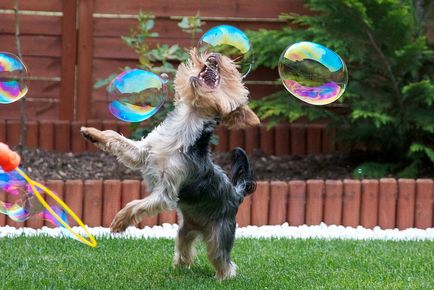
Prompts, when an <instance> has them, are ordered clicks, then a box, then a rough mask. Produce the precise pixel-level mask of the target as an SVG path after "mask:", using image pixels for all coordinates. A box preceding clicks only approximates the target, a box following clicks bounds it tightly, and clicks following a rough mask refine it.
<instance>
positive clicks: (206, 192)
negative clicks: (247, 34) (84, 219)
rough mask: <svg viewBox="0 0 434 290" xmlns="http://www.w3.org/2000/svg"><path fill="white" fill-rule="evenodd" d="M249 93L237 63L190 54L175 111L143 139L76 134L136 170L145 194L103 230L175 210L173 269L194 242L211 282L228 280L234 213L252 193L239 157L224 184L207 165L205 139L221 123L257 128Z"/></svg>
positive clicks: (88, 131)
mask: <svg viewBox="0 0 434 290" xmlns="http://www.w3.org/2000/svg"><path fill="white" fill-rule="evenodd" d="M248 95H249V91H248V90H247V89H246V87H245V86H244V84H243V81H242V75H241V73H240V72H239V71H238V69H237V65H236V64H235V63H234V62H233V61H232V60H231V59H229V58H228V57H226V56H224V55H221V54H218V53H199V52H197V51H196V50H195V49H193V50H192V51H191V52H190V59H189V60H188V61H187V62H186V63H183V64H181V65H180V66H179V67H178V70H177V73H176V77H175V95H174V103H175V108H174V110H173V111H172V112H170V113H169V114H168V116H167V118H166V119H165V120H164V121H163V122H162V123H161V124H160V125H159V126H157V127H156V128H155V129H154V130H153V131H152V132H151V133H149V134H148V135H147V136H146V138H144V139H142V140H140V141H133V140H130V139H127V138H125V137H123V136H121V135H119V134H118V133H116V132H114V131H111V130H106V131H99V130H97V129H95V128H84V127H83V128H81V133H82V135H83V136H84V138H86V139H87V140H89V141H90V142H92V143H94V144H95V145H96V146H97V147H98V148H100V149H102V150H104V151H107V152H110V153H111V154H113V155H115V156H116V157H117V159H118V160H119V161H120V162H122V163H123V164H125V165H126V166H127V167H129V168H132V169H137V170H141V171H142V173H143V178H144V181H145V182H146V184H147V188H148V189H149V190H150V192H151V194H150V195H149V196H147V197H146V198H144V199H140V200H134V201H131V202H130V203H128V204H127V205H126V206H125V207H124V208H123V209H122V210H121V211H119V213H118V214H117V215H116V216H115V218H114V220H113V222H112V224H111V230H112V231H113V232H122V231H124V230H125V229H126V228H127V227H128V226H129V225H132V224H137V223H139V222H140V221H141V220H142V218H143V216H144V215H145V214H146V215H149V216H152V215H155V214H157V213H159V212H161V211H164V210H170V209H174V208H177V211H178V217H179V218H178V220H179V224H180V225H179V231H178V235H177V238H176V243H175V256H174V265H175V266H177V265H180V266H187V267H190V265H191V264H192V263H193V262H194V259H195V255H196V254H195V249H194V241H195V240H196V238H198V237H202V238H203V240H204V241H205V242H206V244H207V251H208V258H209V260H210V262H211V263H212V264H213V266H214V267H215V269H216V271H217V272H216V278H217V279H219V280H223V279H226V278H231V277H234V276H235V274H236V268H237V267H236V265H235V264H234V263H233V262H232V261H231V257H230V253H231V250H232V247H233V243H234V238H235V228H236V220H235V216H236V213H237V211H238V207H239V205H240V204H241V202H242V201H243V199H244V197H245V196H246V195H248V194H251V193H252V192H253V191H254V190H255V187H256V183H255V180H254V177H253V175H252V171H251V168H250V165H249V162H248V159H247V156H246V154H245V152H244V151H243V150H242V149H241V148H236V149H234V150H233V151H232V170H231V171H232V178H231V180H230V179H229V178H228V177H227V176H226V174H225V173H224V172H223V170H222V169H221V168H220V167H219V166H217V165H215V164H214V163H213V162H212V159H211V152H210V140H211V137H212V135H213V133H214V130H215V128H216V126H217V125H219V123H220V122H221V123H222V124H223V125H225V126H227V127H229V128H230V129H241V128H247V127H251V126H256V125H258V124H259V122H260V121H259V119H258V117H257V116H256V115H255V113H254V112H253V111H252V110H251V109H250V108H249V107H248V106H247V101H248Z"/></svg>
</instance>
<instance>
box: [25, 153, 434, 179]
mask: <svg viewBox="0 0 434 290" xmlns="http://www.w3.org/2000/svg"><path fill="white" fill-rule="evenodd" d="M22 157H23V158H22V159H23V162H22V166H23V168H24V169H25V170H26V171H27V173H29V174H30V175H31V176H32V177H33V178H35V179H44V180H48V179H62V180H66V179H82V180H86V179H121V180H123V179H141V175H140V172H139V171H133V170H130V169H128V168H126V167H125V166H123V165H122V164H119V162H117V160H116V158H114V157H113V156H110V155H109V154H106V153H104V152H85V153H57V152H50V151H43V150H39V149H25V150H24V151H23V154H22ZM363 157H364V156H362V155H353V156H350V155H348V154H344V153H334V154H317V155H308V156H304V157H300V156H294V155H284V156H274V155H267V154H265V153H264V152H263V151H262V150H255V151H254V152H253V153H252V154H251V155H250V161H251V164H252V166H253V170H254V173H255V176H256V179H258V180H282V181H289V180H293V179H301V180H307V179H344V178H352V172H353V170H354V168H355V167H356V166H357V165H358V164H360V163H361V162H363ZM213 158H214V161H215V162H216V163H217V164H219V165H220V166H221V167H223V168H224V169H225V170H226V172H230V168H231V156H230V153H214V155H213ZM433 176H434V168H432V167H426V168H424V169H423V170H422V171H421V172H420V176H419V177H421V178H432V177H433ZM386 177H395V176H392V175H390V176H386Z"/></svg>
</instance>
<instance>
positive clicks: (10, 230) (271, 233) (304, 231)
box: [0, 223, 434, 241]
mask: <svg viewBox="0 0 434 290" xmlns="http://www.w3.org/2000/svg"><path fill="white" fill-rule="evenodd" d="M73 229H74V230H75V231H77V232H79V233H80V234H82V235H84V231H83V229H82V228H80V227H74V228H73ZM177 230H178V225H171V224H163V225H162V226H154V227H152V228H151V227H145V228H144V229H138V228H136V227H129V228H128V229H127V230H126V231H125V232H124V233H121V234H112V233H110V229H109V228H103V227H94V228H89V231H90V232H91V233H92V234H93V235H94V236H95V238H96V239H149V238H166V239H174V238H175V236H176V232H177ZM21 236H25V237H32V236H43V237H53V238H63V237H70V236H71V234H70V233H69V232H68V231H66V230H65V229H61V228H48V227H43V228H41V229H32V228H14V227H10V226H5V227H0V239H1V238H15V237H21ZM236 237H237V238H277V239H343V240H394V241H407V240H417V241H422V240H430V241H432V240H434V228H429V229H425V230H422V229H415V228H411V229H406V230H402V231H400V230H398V229H388V230H383V229H381V228H380V227H375V228H374V229H366V228H363V227H361V226H358V227H357V228H352V227H344V226H336V225H330V226H327V225H326V224H323V223H322V224H320V225H316V226H308V225H302V226H298V227H294V226H289V225H288V224H287V223H284V224H283V225H277V226H260V227H257V226H247V227H243V228H237V232H236Z"/></svg>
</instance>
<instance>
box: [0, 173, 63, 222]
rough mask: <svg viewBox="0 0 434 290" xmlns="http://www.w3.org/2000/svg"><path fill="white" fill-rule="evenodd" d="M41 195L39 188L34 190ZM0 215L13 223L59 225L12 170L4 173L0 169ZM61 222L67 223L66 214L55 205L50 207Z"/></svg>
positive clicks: (29, 187) (26, 184) (31, 190)
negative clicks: (30, 220)
mask: <svg viewBox="0 0 434 290" xmlns="http://www.w3.org/2000/svg"><path fill="white" fill-rule="evenodd" d="M35 189H36V190H38V192H40V193H42V192H43V190H42V189H41V188H37V187H36V188H35ZM0 196H1V197H2V198H3V199H4V200H0V213H2V214H5V215H7V216H8V217H9V218H10V219H12V220H13V221H15V222H24V221H26V220H28V219H31V218H32V219H42V220H47V221H49V222H50V223H51V224H53V225H54V226H61V224H60V223H59V222H58V221H57V220H56V219H55V218H54V217H53V216H52V215H51V214H50V213H49V212H48V211H47V210H46V209H45V207H44V206H43V205H42V204H41V203H40V202H39V201H38V199H37V198H36V196H35V195H34V192H33V189H32V187H31V186H30V184H28V183H27V181H26V180H25V179H24V178H23V177H22V176H21V175H20V174H18V172H17V171H15V170H13V171H10V172H5V171H3V169H1V167H0ZM50 206H51V208H52V209H53V211H54V212H56V214H57V215H59V216H60V217H61V218H62V220H63V221H64V222H66V223H68V220H67V216H66V213H65V212H64V211H63V210H61V209H60V208H59V207H57V206H56V205H50Z"/></svg>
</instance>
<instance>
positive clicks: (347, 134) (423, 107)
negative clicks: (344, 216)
mask: <svg viewBox="0 0 434 290" xmlns="http://www.w3.org/2000/svg"><path fill="white" fill-rule="evenodd" d="M306 4H307V6H308V7H309V9H310V10H311V11H312V15H295V14H284V15H282V16H281V17H282V18H283V19H286V20H287V21H288V27H286V28H284V29H282V30H260V31H257V32H253V31H251V32H249V37H250V39H251V40H252V42H253V47H254V48H255V53H256V63H255V67H256V68H257V67H259V66H267V67H270V68H276V66H277V62H278V58H279V56H280V54H281V52H282V51H283V50H284V49H285V48H286V47H287V46H288V45H289V44H292V43H295V42H298V41H302V40H304V41H313V42H317V43H321V44H323V45H326V46H328V47H330V48H331V49H333V50H335V51H336V52H337V53H338V54H339V55H340V56H341V57H342V58H343V59H344V60H345V62H346V64H347V66H348V70H349V84H348V87H347V91H346V92H345V94H344V95H343V97H342V98H341V99H340V100H339V102H340V103H341V104H343V105H344V106H345V107H346V108H347V113H345V114H338V113H336V110H335V111H333V110H330V108H327V107H326V108H324V107H314V106H308V105H305V104H303V103H301V102H300V101H298V100H297V99H296V98H294V97H291V96H290V94H289V93H288V92H287V91H285V90H282V91H280V92H277V93H275V94H273V95H271V96H268V97H267V98H264V99H261V100H258V101H256V102H254V104H253V105H254V107H255V109H256V111H257V113H258V114H259V115H260V116H261V118H266V119H267V120H268V121H269V124H270V125H271V126H272V125H274V124H276V123H277V122H281V121H282V120H285V121H290V122H291V121H294V120H296V119H298V118H300V117H306V118H307V119H308V120H311V121H313V120H318V119H324V118H327V119H329V120H330V125H331V126H333V127H338V128H339V130H338V138H339V139H340V140H341V141H342V142H344V143H345V144H348V145H349V147H350V148H355V146H356V145H357V146H358V147H359V148H360V147H363V148H364V149H366V150H367V151H375V152H377V153H378V154H376V155H373V156H375V157H374V158H373V159H374V160H373V161H380V162H381V163H382V165H381V166H379V164H377V163H372V162H369V163H366V164H363V165H362V166H361V167H360V168H358V169H356V171H355V172H360V169H363V171H364V172H365V174H366V175H368V176H369V175H372V174H374V173H375V175H377V176H378V175H380V176H381V175H383V176H384V175H385V174H387V173H388V172H397V173H398V176H401V177H413V176H415V175H416V174H417V169H418V168H419V167H420V166H422V165H423V163H424V162H426V164H429V163H431V165H432V164H434V150H433V148H434V106H433V102H434V84H433V80H432V76H433V73H434V66H433V64H434V61H433V43H432V42H431V43H429V41H428V39H427V28H428V26H429V25H431V26H432V25H434V23H433V20H432V6H433V2H430V1H410V0H404V1H394V0H336V1H321V0H307V1H306ZM431 41H433V40H432V39H431ZM270 43H273V45H270ZM379 169H381V170H379ZM374 171H375V172H374ZM379 171H380V172H379ZM371 173H372V174H371Z"/></svg>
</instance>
